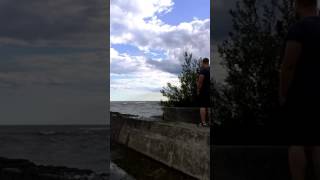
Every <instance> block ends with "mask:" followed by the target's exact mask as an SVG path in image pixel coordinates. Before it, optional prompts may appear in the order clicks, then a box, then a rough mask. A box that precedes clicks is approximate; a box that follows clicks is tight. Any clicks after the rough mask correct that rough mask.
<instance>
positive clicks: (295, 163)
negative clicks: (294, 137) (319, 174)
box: [288, 146, 306, 180]
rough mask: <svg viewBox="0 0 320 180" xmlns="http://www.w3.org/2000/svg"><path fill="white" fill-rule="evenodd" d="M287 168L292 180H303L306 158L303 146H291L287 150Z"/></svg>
mask: <svg viewBox="0 0 320 180" xmlns="http://www.w3.org/2000/svg"><path fill="white" fill-rule="evenodd" d="M288 156H289V166H290V167H289V168H290V173H291V178H292V180H304V179H305V174H306V173H305V172H306V157H305V152H304V147H303V146H291V147H289V149H288Z"/></svg>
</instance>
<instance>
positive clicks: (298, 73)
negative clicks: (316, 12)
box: [285, 16, 320, 124]
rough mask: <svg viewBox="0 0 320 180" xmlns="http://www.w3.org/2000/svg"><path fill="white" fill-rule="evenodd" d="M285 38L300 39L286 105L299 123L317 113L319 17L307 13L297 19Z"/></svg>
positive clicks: (319, 86) (318, 92) (319, 45)
mask: <svg viewBox="0 0 320 180" xmlns="http://www.w3.org/2000/svg"><path fill="white" fill-rule="evenodd" d="M287 41H295V42H298V43H300V44H301V47H302V49H301V55H300V57H299V60H298V62H297V65H296V67H295V74H294V77H293V81H292V84H291V86H290V87H289V91H288V97H287V103H286V105H285V106H286V107H287V109H288V110H289V111H288V112H289V114H291V116H292V117H295V118H297V119H300V122H299V123H302V122H303V123H305V122H308V123H310V122H313V121H312V120H311V119H312V118H313V117H314V116H315V115H316V116H317V118H319V117H320V116H319V115H320V114H319V113H320V112H319V109H318V107H320V106H319V103H320V82H319V81H320V17H316V16H315V17H306V18H304V19H302V20H301V21H299V22H298V23H296V24H295V25H294V26H292V27H291V29H290V30H289V34H288V37H287ZM311 124H312V123H311Z"/></svg>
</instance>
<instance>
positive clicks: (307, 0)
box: [296, 0, 318, 7]
mask: <svg viewBox="0 0 320 180" xmlns="http://www.w3.org/2000/svg"><path fill="white" fill-rule="evenodd" d="M296 3H298V4H299V5H301V6H303V7H317V4H318V1H317V0H296Z"/></svg>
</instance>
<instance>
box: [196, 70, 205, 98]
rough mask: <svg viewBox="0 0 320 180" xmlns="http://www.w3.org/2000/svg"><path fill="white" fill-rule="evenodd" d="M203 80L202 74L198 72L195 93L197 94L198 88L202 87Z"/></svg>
mask: <svg viewBox="0 0 320 180" xmlns="http://www.w3.org/2000/svg"><path fill="white" fill-rule="evenodd" d="M203 80H204V75H203V74H200V75H199V79H198V82H197V93H198V94H200V89H201V88H202V85H203Z"/></svg>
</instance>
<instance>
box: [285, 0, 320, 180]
mask: <svg viewBox="0 0 320 180" xmlns="http://www.w3.org/2000/svg"><path fill="white" fill-rule="evenodd" d="M295 11H296V14H297V17H298V18H299V21H298V22H297V23H296V24H294V25H293V26H292V27H291V28H290V29H289V33H288V36H287V42H286V49H285V55H284V59H283V63H282V65H281V70H280V90H279V100H280V104H281V106H282V107H283V110H284V111H283V112H284V116H283V118H285V119H286V123H287V125H288V126H287V131H288V132H289V133H290V134H289V138H290V141H291V142H293V141H299V140H300V141H301V142H302V141H304V142H307V141H308V140H310V139H312V138H315V134H316V132H315V131H313V130H315V129H316V128H315V127H317V125H316V124H318V123H317V122H316V121H317V120H320V116H319V109H318V107H319V106H318V103H319V102H320V84H319V78H320V71H319V67H320V54H319V53H320V45H319V43H320V17H319V16H318V9H317V0H295ZM318 128H319V127H318ZM318 131H319V129H318ZM302 137H305V139H302ZM299 144H301V145H299ZM288 159H289V169H290V173H291V178H292V180H304V179H306V177H307V171H306V170H307V167H311V168H312V169H313V173H314V174H313V176H317V179H320V176H319V173H320V169H319V165H320V164H319V160H320V154H319V148H317V147H314V146H310V147H306V146H303V144H302V143H298V145H295V146H290V147H289V150H288ZM307 165H308V166H307ZM309 165H310V166H309ZM308 169H310V168H308ZM317 173H318V174H317Z"/></svg>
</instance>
